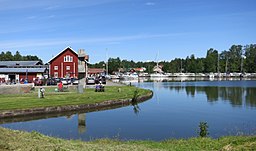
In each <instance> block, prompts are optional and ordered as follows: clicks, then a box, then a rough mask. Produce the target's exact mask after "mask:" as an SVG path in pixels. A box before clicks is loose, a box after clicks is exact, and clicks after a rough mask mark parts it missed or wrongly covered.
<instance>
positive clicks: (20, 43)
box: [0, 33, 188, 49]
mask: <svg viewBox="0 0 256 151" xmlns="http://www.w3.org/2000/svg"><path fill="white" fill-rule="evenodd" d="M185 34H188V33H174V34H137V35H128V36H116V37H102V38H101V37H100V38H98V37H96V38H68V39H67V38H55V39H26V40H16V41H14V40H11V41H0V48H2V49H14V48H29V47H33V48H37V47H43V46H54V45H65V46H66V45H74V44H99V43H107V44H120V43H121V42H123V41H131V40H140V39H151V38H162V37H174V36H179V35H185Z"/></svg>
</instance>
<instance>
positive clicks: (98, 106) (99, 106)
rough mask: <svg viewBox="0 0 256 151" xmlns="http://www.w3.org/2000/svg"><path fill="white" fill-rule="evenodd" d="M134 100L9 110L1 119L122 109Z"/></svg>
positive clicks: (142, 99) (0, 116) (0, 112)
mask: <svg viewBox="0 0 256 151" xmlns="http://www.w3.org/2000/svg"><path fill="white" fill-rule="evenodd" d="M152 96H153V92H152V91H151V92H150V93H149V94H147V95H143V96H139V97H138V98H136V103H140V102H144V101H146V100H148V99H150V98H152ZM132 101H133V99H132V98H130V99H119V100H109V101H104V102H101V103H94V104H80V105H67V106H55V107H41V108H31V109H20V110H8V111H0V119H1V118H11V117H20V116H30V115H40V114H51V113H61V112H69V111H84V112H90V111H99V110H104V109H106V108H107V109H109V108H111V107H113V108H115V107H119V106H120V107H122V106H128V105H131V104H132Z"/></svg>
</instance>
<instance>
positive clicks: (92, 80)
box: [86, 77, 95, 84]
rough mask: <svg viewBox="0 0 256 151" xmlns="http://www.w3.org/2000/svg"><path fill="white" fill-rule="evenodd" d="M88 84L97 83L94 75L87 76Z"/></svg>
mask: <svg viewBox="0 0 256 151" xmlns="http://www.w3.org/2000/svg"><path fill="white" fill-rule="evenodd" d="M86 84H95V78H93V77H88V78H86Z"/></svg>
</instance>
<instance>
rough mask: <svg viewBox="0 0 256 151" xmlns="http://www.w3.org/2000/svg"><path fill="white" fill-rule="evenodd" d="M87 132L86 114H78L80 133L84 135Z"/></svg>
mask: <svg viewBox="0 0 256 151" xmlns="http://www.w3.org/2000/svg"><path fill="white" fill-rule="evenodd" d="M85 131H86V120H85V113H82V114H78V132H79V134H82V133H84V132H85Z"/></svg>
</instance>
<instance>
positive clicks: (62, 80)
mask: <svg viewBox="0 0 256 151" xmlns="http://www.w3.org/2000/svg"><path fill="white" fill-rule="evenodd" d="M60 81H61V82H62V84H63V85H68V80H67V79H66V78H61V79H60Z"/></svg>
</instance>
